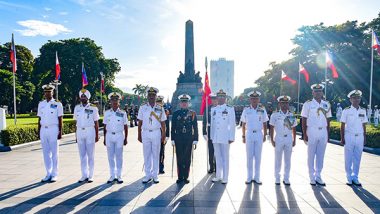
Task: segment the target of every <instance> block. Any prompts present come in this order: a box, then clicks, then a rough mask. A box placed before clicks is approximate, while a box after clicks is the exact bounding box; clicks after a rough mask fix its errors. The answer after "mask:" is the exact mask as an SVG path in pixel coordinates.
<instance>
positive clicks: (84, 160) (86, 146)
mask: <svg viewBox="0 0 380 214" xmlns="http://www.w3.org/2000/svg"><path fill="white" fill-rule="evenodd" d="M90 97H91V94H90V92H89V91H88V90H86V89H82V90H80V91H79V98H80V101H81V104H79V105H77V106H75V108H74V120H75V121H76V136H75V137H76V142H77V144H78V150H79V158H80V166H81V170H82V177H81V178H80V179H79V181H78V182H79V183H82V182H84V181H87V182H89V183H91V182H93V177H94V152H95V143H96V142H98V141H99V122H98V120H99V112H98V108H97V107H96V106H95V105H93V104H90V103H89V102H88V100H89V99H90Z"/></svg>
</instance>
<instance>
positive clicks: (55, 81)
mask: <svg viewBox="0 0 380 214" xmlns="http://www.w3.org/2000/svg"><path fill="white" fill-rule="evenodd" d="M50 84H52V85H54V87H55V90H56V94H57V97H56V99H57V100H58V86H59V85H61V84H62V82H61V81H60V80H53V81H51V82H50Z"/></svg>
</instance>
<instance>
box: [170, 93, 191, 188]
mask: <svg viewBox="0 0 380 214" xmlns="http://www.w3.org/2000/svg"><path fill="white" fill-rule="evenodd" d="M178 99H179V100H180V107H181V109H180V110H177V111H175V112H174V113H173V117H172V131H171V135H172V146H175V151H176V156H177V169H178V180H177V183H180V182H182V181H183V182H185V183H186V184H187V183H189V182H190V181H189V180H188V178H189V171H190V164H191V153H192V147H193V145H194V146H196V145H197V143H198V124H197V114H196V113H195V111H192V110H190V109H189V100H190V99H191V98H190V96H189V95H187V94H182V95H180V96H179V97H178Z"/></svg>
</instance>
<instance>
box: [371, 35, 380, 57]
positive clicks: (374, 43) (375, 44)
mask: <svg viewBox="0 0 380 214" xmlns="http://www.w3.org/2000/svg"><path fill="white" fill-rule="evenodd" d="M372 48H373V49H376V50H377V53H378V54H379V55H380V44H379V40H378V39H377V36H376V33H375V31H373V30H372Z"/></svg>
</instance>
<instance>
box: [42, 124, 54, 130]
mask: <svg viewBox="0 0 380 214" xmlns="http://www.w3.org/2000/svg"><path fill="white" fill-rule="evenodd" d="M41 127H42V128H45V129H48V128H58V124H54V125H46V126H41Z"/></svg>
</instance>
